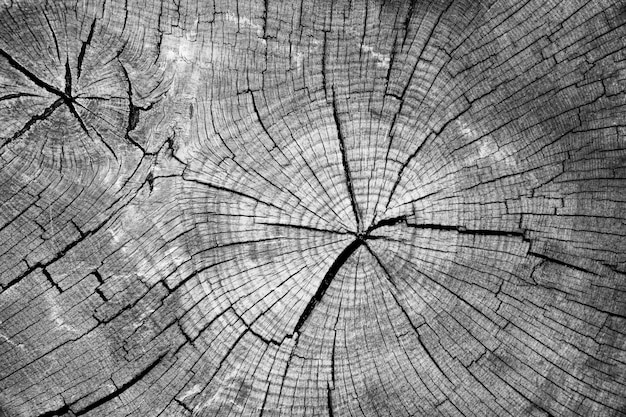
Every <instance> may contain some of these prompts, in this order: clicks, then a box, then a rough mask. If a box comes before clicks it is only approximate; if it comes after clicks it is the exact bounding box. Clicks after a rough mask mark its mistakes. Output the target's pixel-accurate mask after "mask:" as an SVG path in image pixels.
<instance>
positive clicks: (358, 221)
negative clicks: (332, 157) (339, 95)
mask: <svg viewBox="0 0 626 417" xmlns="http://www.w3.org/2000/svg"><path fill="white" fill-rule="evenodd" d="M332 92H333V118H334V120H335V126H336V128H337V138H338V139H339V150H340V152H341V162H342V164H343V171H344V175H345V177H346V185H347V186H348V194H349V196H350V201H351V203H352V212H353V213H354V219H355V221H356V225H357V231H358V232H361V216H360V214H359V208H358V207H357V202H356V197H355V195H354V189H353V188H352V176H351V174H350V165H349V164H348V155H347V153H346V144H345V139H344V137H343V133H342V131H341V122H340V119H339V113H338V112H337V99H336V97H335V88H334V87H333V88H332Z"/></svg>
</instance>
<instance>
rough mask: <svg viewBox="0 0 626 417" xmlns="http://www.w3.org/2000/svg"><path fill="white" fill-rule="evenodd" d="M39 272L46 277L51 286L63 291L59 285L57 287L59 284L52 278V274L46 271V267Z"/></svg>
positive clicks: (60, 291)
mask: <svg viewBox="0 0 626 417" xmlns="http://www.w3.org/2000/svg"><path fill="white" fill-rule="evenodd" d="M41 273H42V274H43V275H44V276H45V277H46V279H47V280H48V282H49V283H50V285H52V287H54V288H56V289H57V290H58V291H59V293H62V292H63V290H62V289H61V287H59V284H57V283H56V281H55V280H54V279H52V275H50V272H48V270H47V269H46V268H42V270H41Z"/></svg>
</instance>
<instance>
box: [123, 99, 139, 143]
mask: <svg viewBox="0 0 626 417" xmlns="http://www.w3.org/2000/svg"><path fill="white" fill-rule="evenodd" d="M139 110H140V108H139V107H137V106H135V105H134V104H132V102H131V104H130V110H129V112H128V128H127V129H126V135H128V133H130V132H131V131H133V130H135V128H136V127H137V124H138V123H139Z"/></svg>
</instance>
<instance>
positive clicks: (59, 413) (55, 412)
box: [0, 404, 71, 417]
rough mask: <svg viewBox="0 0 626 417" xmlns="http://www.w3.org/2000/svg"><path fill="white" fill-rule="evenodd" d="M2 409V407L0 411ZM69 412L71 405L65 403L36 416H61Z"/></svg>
mask: <svg viewBox="0 0 626 417" xmlns="http://www.w3.org/2000/svg"><path fill="white" fill-rule="evenodd" d="M1 411H2V410H1V409H0V412H1ZM69 412H70V406H69V405H67V404H65V405H64V406H63V407H61V408H57V409H56V410H50V411H46V412H45V413H43V414H39V415H37V416H36V417H59V416H64V415H67V414H68V413H69ZM70 415H71V414H70ZM0 416H4V414H0Z"/></svg>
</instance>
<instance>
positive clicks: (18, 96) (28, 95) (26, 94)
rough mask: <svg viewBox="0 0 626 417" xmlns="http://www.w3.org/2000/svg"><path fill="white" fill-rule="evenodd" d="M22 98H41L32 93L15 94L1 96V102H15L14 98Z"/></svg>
mask: <svg viewBox="0 0 626 417" xmlns="http://www.w3.org/2000/svg"><path fill="white" fill-rule="evenodd" d="M20 97H40V96H38V95H36V94H30V93H13V94H7V95H4V96H0V101H4V100H13V99H14V98H20Z"/></svg>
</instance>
